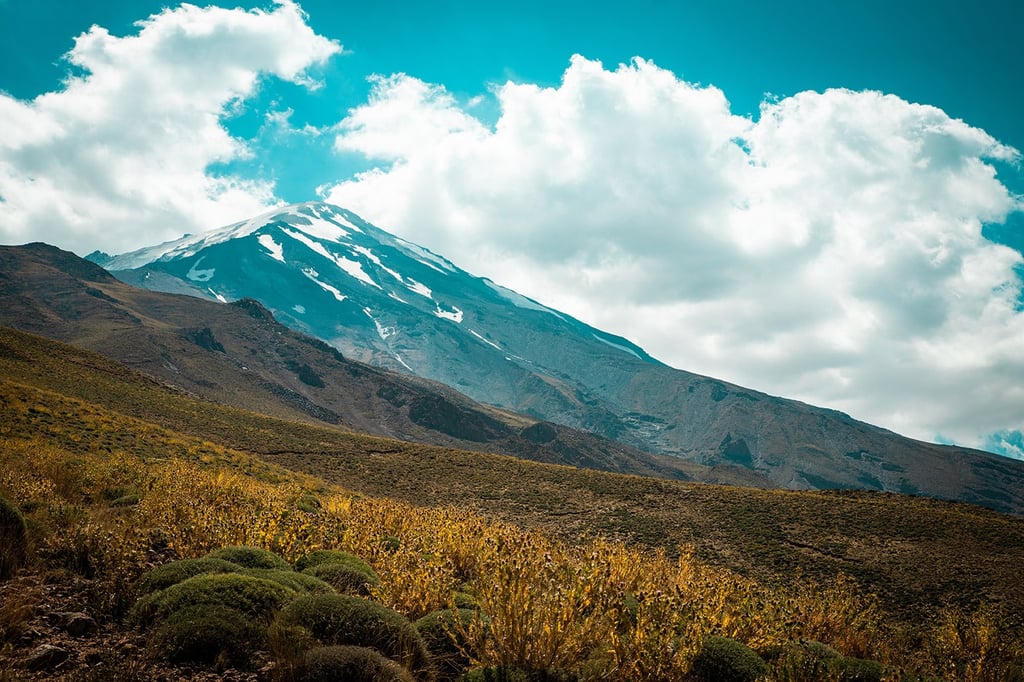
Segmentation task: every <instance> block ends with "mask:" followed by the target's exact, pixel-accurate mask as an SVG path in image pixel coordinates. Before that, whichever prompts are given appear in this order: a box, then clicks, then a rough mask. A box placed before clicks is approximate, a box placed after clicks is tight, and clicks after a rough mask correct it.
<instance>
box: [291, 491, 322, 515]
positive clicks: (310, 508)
mask: <svg viewBox="0 0 1024 682" xmlns="http://www.w3.org/2000/svg"><path fill="white" fill-rule="evenodd" d="M295 506H296V507H297V508H298V510H299V511H304V512H306V513H307V514H319V513H320V512H321V511H323V508H324V505H323V503H322V502H321V501H320V498H319V497H317V496H316V495H314V494H313V493H305V494H304V495H302V496H301V497H300V498H299V499H297V500H296V501H295Z"/></svg>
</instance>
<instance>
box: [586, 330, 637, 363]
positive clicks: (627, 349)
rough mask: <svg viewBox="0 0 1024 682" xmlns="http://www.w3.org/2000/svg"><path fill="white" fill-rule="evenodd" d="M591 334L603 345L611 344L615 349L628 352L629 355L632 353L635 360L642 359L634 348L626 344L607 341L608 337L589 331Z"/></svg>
mask: <svg viewBox="0 0 1024 682" xmlns="http://www.w3.org/2000/svg"><path fill="white" fill-rule="evenodd" d="M591 336H593V337H594V338H595V339H597V340H598V341H600V342H601V343H603V344H605V345H608V346H611V347H612V348H615V349H617V350H621V351H622V352H623V353H629V354H630V355H632V356H633V357H634V358H636V359H637V360H643V358H642V357H640V355H639V354H638V353H637V352H636V351H635V350H633V349H632V348H629V347H627V346H622V345H620V344H617V343H613V342H611V341H609V340H608V339H606V338H604V337H602V336H598V335H597V334H593V333H591Z"/></svg>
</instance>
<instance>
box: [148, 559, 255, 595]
mask: <svg viewBox="0 0 1024 682" xmlns="http://www.w3.org/2000/svg"><path fill="white" fill-rule="evenodd" d="M240 568H241V567H240V566H239V565H238V564H233V563H231V562H230V561H224V560H223V559H211V558H209V557H203V558H201V559H182V560H181V561H172V562H171V563H169V564H164V565H163V566H157V567H156V568H154V569H153V570H152V571H150V572H149V575H147V576H146V577H145V578H144V579H143V580H142V582H141V583H139V587H138V591H139V594H140V595H146V594H150V593H152V592H157V591H158V590H165V589H167V588H168V587H170V586H171V585H177V584H178V583H180V582H183V581H185V580H188V579H189V578H192V577H194V576H197V575H202V574H204V573H236V572H238V571H239V570H240Z"/></svg>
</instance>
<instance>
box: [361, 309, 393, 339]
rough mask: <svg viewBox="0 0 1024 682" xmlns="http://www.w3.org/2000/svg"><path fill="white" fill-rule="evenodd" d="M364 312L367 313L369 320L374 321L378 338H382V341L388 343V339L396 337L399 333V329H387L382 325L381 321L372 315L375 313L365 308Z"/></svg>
mask: <svg viewBox="0 0 1024 682" xmlns="http://www.w3.org/2000/svg"><path fill="white" fill-rule="evenodd" d="M363 312H364V313H366V316H367V317H368V318H370V319H371V320H373V325H374V326H375V327H376V328H377V336H379V337H380V340H381V341H387V340H388V337H391V336H394V335H395V334H397V333H398V329H397V328H395V327H385V326H384V325H382V324H381V323H380V321H379V320H378V319H377V318H376V317H374V316H373V315H372V312H373V311H372V310H370V309H369V308H363Z"/></svg>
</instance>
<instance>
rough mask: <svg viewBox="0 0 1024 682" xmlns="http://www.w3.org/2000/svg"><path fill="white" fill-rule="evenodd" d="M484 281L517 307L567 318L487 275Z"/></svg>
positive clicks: (562, 318)
mask: <svg viewBox="0 0 1024 682" xmlns="http://www.w3.org/2000/svg"><path fill="white" fill-rule="evenodd" d="M483 283H484V284H486V285H487V286H488V287H490V288H491V289H492V290H493V291H494V293H496V294H498V295H499V296H501V297H502V298H503V299H505V300H506V301H508V302H509V303H511V304H512V305H514V306H516V307H517V308H525V309H527V310H537V311H540V312H542V313H548V314H549V315H554V316H555V317H557V318H559V319H560V320H565V318H564V317H562V316H561V315H559V314H558V313H557V312H555V311H554V310H552V309H551V308H548V307H547V306H544V305H541V304H540V303H537V302H536V301H534V300H533V299H532V298H527V297H525V296H523V295H522V294H520V293H517V292H515V291H512V290H511V289H506V288H505V287H503V286H501V285H500V284H495V283H494V282H492V281H491V280H489V279H487V278H486V277H484V278H483Z"/></svg>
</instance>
